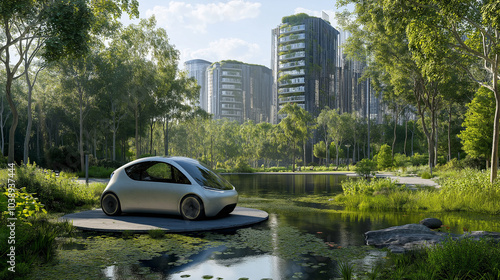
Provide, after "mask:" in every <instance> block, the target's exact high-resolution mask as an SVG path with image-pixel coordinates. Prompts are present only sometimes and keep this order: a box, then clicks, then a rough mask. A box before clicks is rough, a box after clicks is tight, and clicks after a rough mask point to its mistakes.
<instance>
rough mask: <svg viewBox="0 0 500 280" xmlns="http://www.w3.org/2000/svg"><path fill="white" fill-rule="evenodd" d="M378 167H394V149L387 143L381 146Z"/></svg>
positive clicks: (381, 168) (382, 168) (380, 168)
mask: <svg viewBox="0 0 500 280" xmlns="http://www.w3.org/2000/svg"><path fill="white" fill-rule="evenodd" d="M377 167H378V169H379V170H384V169H388V168H391V167H392V150H391V147H390V146H389V145H387V144H384V145H382V147H380V151H379V152H378V154H377Z"/></svg>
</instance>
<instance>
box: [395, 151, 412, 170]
mask: <svg viewBox="0 0 500 280" xmlns="http://www.w3.org/2000/svg"><path fill="white" fill-rule="evenodd" d="M410 164H411V160H410V157H408V156H406V155H403V154H394V166H395V167H407V166H409V165H410Z"/></svg>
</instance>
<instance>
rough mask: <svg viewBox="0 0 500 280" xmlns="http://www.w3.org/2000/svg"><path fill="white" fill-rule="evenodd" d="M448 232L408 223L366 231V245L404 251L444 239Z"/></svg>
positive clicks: (397, 251) (398, 251)
mask: <svg viewBox="0 0 500 280" xmlns="http://www.w3.org/2000/svg"><path fill="white" fill-rule="evenodd" d="M446 236H448V234H447V233H442V232H435V231H432V230H431V229H430V228H428V227H426V226H424V225H420V224H408V225H402V226H395V227H390V228H387V229H381V230H373V231H368V232H366V233H365V242H366V245H372V246H375V247H378V248H386V247H387V248H389V250H391V251H392V252H394V253H404V252H405V251H407V250H412V249H414V248H422V247H426V246H430V245H434V244H436V243H439V242H441V241H443V240H444V239H445V238H446Z"/></svg>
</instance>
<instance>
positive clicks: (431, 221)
mask: <svg viewBox="0 0 500 280" xmlns="http://www.w3.org/2000/svg"><path fill="white" fill-rule="evenodd" d="M420 224H421V225H424V226H426V227H428V228H430V229H438V228H440V227H441V226H442V225H443V222H441V220H440V219H436V218H427V219H423V220H422V221H420Z"/></svg>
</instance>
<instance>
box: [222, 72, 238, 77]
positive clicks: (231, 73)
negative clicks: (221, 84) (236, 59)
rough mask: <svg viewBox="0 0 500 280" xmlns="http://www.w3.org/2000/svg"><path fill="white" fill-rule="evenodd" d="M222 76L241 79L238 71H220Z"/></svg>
mask: <svg viewBox="0 0 500 280" xmlns="http://www.w3.org/2000/svg"><path fill="white" fill-rule="evenodd" d="M222 76H230V77H241V72H238V71H222Z"/></svg>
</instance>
